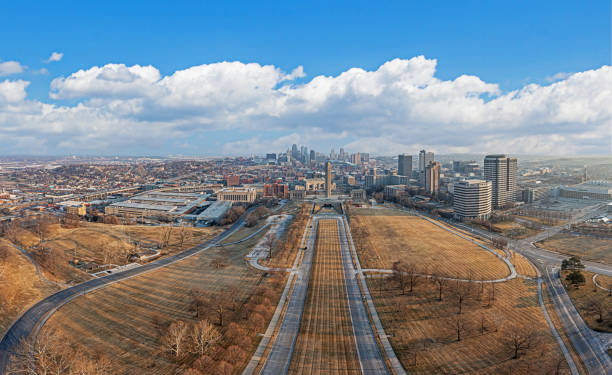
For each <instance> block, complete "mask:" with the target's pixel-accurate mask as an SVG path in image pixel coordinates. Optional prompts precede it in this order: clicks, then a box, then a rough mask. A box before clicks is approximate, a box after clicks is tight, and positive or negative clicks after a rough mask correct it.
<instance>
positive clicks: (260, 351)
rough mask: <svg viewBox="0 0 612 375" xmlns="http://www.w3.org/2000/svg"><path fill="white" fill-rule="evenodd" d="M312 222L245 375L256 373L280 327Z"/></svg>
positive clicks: (310, 220)
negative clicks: (275, 332)
mask: <svg viewBox="0 0 612 375" xmlns="http://www.w3.org/2000/svg"><path fill="white" fill-rule="evenodd" d="M311 222H312V218H309V219H308V223H307V224H306V228H304V234H303V235H302V240H301V241H300V247H299V249H298V252H297V254H296V255H295V260H294V261H293V269H294V270H295V272H291V274H290V275H289V277H288V278H287V282H286V283H285V289H283V294H282V295H281V298H280V300H279V301H278V304H277V305H276V310H274V315H273V316H272V319H271V320H270V323H269V324H268V328H267V329H266V333H265V334H264V336H263V338H262V339H261V341H260V342H259V345H258V346H257V349H255V353H254V354H253V356H252V357H251V360H250V361H249V363H248V364H247V366H246V368H245V369H244V371H243V372H242V374H243V375H252V374H253V373H255V370H256V369H257V366H258V365H259V362H260V361H261V359H262V358H263V356H264V354H265V352H266V349H267V348H268V344H269V343H270V340H272V337H273V336H274V331H275V330H276V326H277V325H278V322H279V320H280V318H281V315H282V313H283V309H284V307H285V304H286V303H287V298H288V297H289V292H290V291H291V286H292V285H293V280H294V279H295V275H296V274H297V268H298V264H299V261H300V257H301V255H302V249H303V248H304V243H305V242H306V234H307V233H308V228H309V227H310V224H311ZM251 261H253V259H251ZM254 261H255V264H257V265H259V264H258V263H257V259H254Z"/></svg>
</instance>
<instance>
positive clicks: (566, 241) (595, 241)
mask: <svg viewBox="0 0 612 375" xmlns="http://www.w3.org/2000/svg"><path fill="white" fill-rule="evenodd" d="M536 246H538V247H540V248H543V249H546V250H551V251H555V252H557V253H562V254H567V255H577V256H579V257H580V258H581V259H583V260H590V261H593V262H600V263H606V264H612V240H606V239H601V238H594V237H590V236H580V235H573V234H568V233H559V234H556V235H554V236H552V237H550V238H549V239H548V240H544V241H540V242H538V243H536Z"/></svg>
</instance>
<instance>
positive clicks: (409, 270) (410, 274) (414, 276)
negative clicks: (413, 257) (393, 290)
mask: <svg viewBox="0 0 612 375" xmlns="http://www.w3.org/2000/svg"><path fill="white" fill-rule="evenodd" d="M404 274H405V275H406V280H407V282H408V285H409V286H410V289H409V290H408V291H409V292H410V293H412V292H413V291H414V287H415V286H416V285H417V283H418V281H419V274H418V272H417V268H416V266H415V265H414V264H411V265H407V266H405V267H404ZM402 294H403V291H402Z"/></svg>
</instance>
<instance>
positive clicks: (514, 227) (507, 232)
mask: <svg viewBox="0 0 612 375" xmlns="http://www.w3.org/2000/svg"><path fill="white" fill-rule="evenodd" d="M493 227H494V228H497V229H498V230H501V234H502V235H504V236H506V237H510V238H519V239H520V238H527V237H531V236H534V235H536V234H537V233H538V232H539V231H538V230H536V229H533V228H529V227H527V226H525V225H523V224H522V223H520V222H516V221H504V222H501V223H495V224H493ZM483 229H487V228H483Z"/></svg>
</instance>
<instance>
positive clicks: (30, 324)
mask: <svg viewBox="0 0 612 375" xmlns="http://www.w3.org/2000/svg"><path fill="white" fill-rule="evenodd" d="M254 209H255V207H252V208H250V209H249V210H247V211H246V212H245V214H244V215H243V216H242V218H241V219H240V220H238V221H236V223H234V224H233V225H232V226H231V227H230V228H229V229H227V230H226V231H224V232H223V233H221V234H219V235H218V236H216V237H215V238H212V239H210V240H208V241H206V242H205V243H202V244H200V245H197V246H194V247H192V248H191V249H189V250H186V251H183V252H182V253H179V254H175V255H172V256H169V257H166V258H162V259H159V260H156V261H154V262H151V263H147V264H145V265H143V266H141V267H137V268H134V269H130V270H127V271H124V272H121V273H116V274H111V275H109V276H106V277H101V278H99V279H93V280H89V281H86V282H84V283H81V284H79V285H76V286H73V287H70V288H67V289H64V290H61V291H59V292H57V293H55V294H52V295H50V296H48V297H47V298H45V299H43V300H42V301H40V302H38V303H37V304H35V305H34V306H32V307H31V308H29V309H28V310H27V311H26V312H24V313H23V314H22V315H21V316H20V317H19V318H18V319H17V320H16V321H15V322H13V324H12V325H11V327H10V328H9V329H8V331H7V332H6V333H5V335H4V337H3V338H2V341H0V374H5V373H6V371H7V367H8V363H9V360H10V354H11V352H12V351H13V350H15V348H16V347H17V345H19V342H20V341H21V339H25V338H27V337H29V336H30V335H31V334H32V333H34V334H37V333H38V330H40V328H41V327H42V325H44V323H45V322H46V321H47V320H48V319H49V318H50V317H51V315H53V313H54V312H55V311H57V309H59V308H60V307H61V306H63V305H65V304H66V303H68V302H70V301H71V300H73V299H75V298H77V297H78V296H81V295H84V294H86V293H89V292H91V291H94V290H97V289H100V288H103V287H105V286H107V285H109V284H113V283H116V282H118V281H121V280H125V279H128V278H131V277H134V276H137V275H141V274H143V273H145V272H149V271H152V270H154V269H157V268H161V267H165V266H168V265H170V264H172V263H175V262H177V261H180V260H183V259H186V258H189V257H191V256H193V255H196V254H198V253H200V252H201V251H204V250H206V249H208V248H210V247H212V246H214V245H216V244H217V243H219V242H220V241H223V240H224V239H225V238H227V237H228V236H230V235H231V234H233V233H234V232H235V231H236V230H238V229H240V228H241V227H242V226H244V218H245V217H246V216H247V215H248V214H249V213H250V212H252V210H254Z"/></svg>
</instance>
